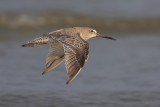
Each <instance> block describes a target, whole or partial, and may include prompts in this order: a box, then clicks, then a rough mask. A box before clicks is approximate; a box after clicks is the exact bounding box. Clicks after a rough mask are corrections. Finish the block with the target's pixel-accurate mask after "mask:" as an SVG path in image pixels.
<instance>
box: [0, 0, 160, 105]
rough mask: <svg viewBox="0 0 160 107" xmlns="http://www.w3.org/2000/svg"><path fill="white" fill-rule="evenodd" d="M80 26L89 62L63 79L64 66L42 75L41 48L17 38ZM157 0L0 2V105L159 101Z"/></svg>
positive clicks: (159, 15) (159, 13) (159, 22)
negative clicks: (90, 33) (85, 32)
mask: <svg viewBox="0 0 160 107" xmlns="http://www.w3.org/2000/svg"><path fill="white" fill-rule="evenodd" d="M73 26H88V27H92V28H95V29H97V31H98V32H99V33H101V34H104V35H109V36H112V37H114V38H116V39H117V40H116V41H111V40H105V39H102V38H93V39H91V40H89V41H88V42H89V43H90V53H89V60H88V61H87V63H86V64H85V66H84V68H83V69H82V71H81V72H80V73H79V75H78V76H77V77H76V79H74V80H73V81H72V83H71V84H70V85H65V82H66V80H67V73H66V72H65V71H66V69H65V64H64V63H63V64H61V65H60V66H58V67H57V68H56V69H54V70H53V71H51V72H49V73H47V74H46V75H44V76H42V75H41V73H42V71H43V70H44V68H45V58H46V56H47V53H48V49H49V47H47V46H38V47H35V48H22V47H21V45H22V44H23V43H25V41H29V40H31V39H34V38H35V37H39V36H41V35H42V34H44V33H48V32H51V31H53V30H58V29H60V28H65V27H73ZM159 29H160V1H159V0H134V1H133V0H12V1H11V0H0V73H1V75H0V107H44V106H45V107H75V106H76V107H159V106H160V77H159V76H160V58H159V57H160V36H159V35H160V32H159Z"/></svg>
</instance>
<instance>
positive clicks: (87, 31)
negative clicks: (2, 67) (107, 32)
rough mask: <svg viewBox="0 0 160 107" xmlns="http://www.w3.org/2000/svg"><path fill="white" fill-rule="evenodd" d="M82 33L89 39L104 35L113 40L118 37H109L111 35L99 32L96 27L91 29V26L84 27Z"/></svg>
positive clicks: (84, 37)
mask: <svg viewBox="0 0 160 107" xmlns="http://www.w3.org/2000/svg"><path fill="white" fill-rule="evenodd" d="M82 35H83V39H85V40H88V39H90V38H93V37H102V38H107V39H111V40H116V39H114V38H112V37H109V36H103V35H101V34H99V33H97V31H96V30H95V29H91V28H84V29H83V34H82Z"/></svg>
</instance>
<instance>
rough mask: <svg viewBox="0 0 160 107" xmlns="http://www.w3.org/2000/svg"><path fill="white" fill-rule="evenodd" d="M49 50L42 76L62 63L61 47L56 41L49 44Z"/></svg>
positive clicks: (62, 51)
mask: <svg viewBox="0 0 160 107" xmlns="http://www.w3.org/2000/svg"><path fill="white" fill-rule="evenodd" d="M49 44H50V46H51V47H50V50H49V53H48V57H47V59H46V69H45V71H44V72H43V73H42V74H45V73H47V72H49V71H51V70H52V69H54V68H55V67H56V66H58V65H59V64H61V63H62V62H63V61H64V55H65V54H64V49H63V45H62V44H61V43H60V42H58V41H57V40H52V41H51V42H50V43H49Z"/></svg>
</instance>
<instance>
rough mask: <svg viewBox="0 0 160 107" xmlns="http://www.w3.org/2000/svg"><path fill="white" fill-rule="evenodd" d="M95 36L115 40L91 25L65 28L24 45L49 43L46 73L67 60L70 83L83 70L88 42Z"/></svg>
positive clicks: (32, 45)
mask: <svg viewBox="0 0 160 107" xmlns="http://www.w3.org/2000/svg"><path fill="white" fill-rule="evenodd" d="M93 37H103V38H107V39H112V40H115V39H114V38H112V37H108V36H103V35H100V34H99V33H97V32H96V30H94V29H91V28H89V27H73V28H65V29H60V30H56V31H53V32H50V33H48V34H44V35H43V36H42V37H39V38H36V39H34V40H32V41H29V42H28V43H27V44H24V45H22V46H23V47H34V46H38V45H49V46H50V50H49V54H48V57H47V59H46V69H45V70H44V72H43V73H42V75H43V74H45V73H47V72H49V71H51V70H52V69H54V68H55V67H57V66H58V65H59V64H61V63H62V62H63V61H64V60H65V65H66V69H67V74H68V80H67V82H66V84H69V83H70V82H71V81H72V80H73V79H74V78H75V77H76V76H77V75H78V73H79V72H80V71H81V69H82V67H83V65H84V64H85V62H86V61H87V59H88V53H89V44H88V43H87V42H86V41H87V40H88V39H90V38H93Z"/></svg>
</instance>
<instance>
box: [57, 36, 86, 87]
mask: <svg viewBox="0 0 160 107" xmlns="http://www.w3.org/2000/svg"><path fill="white" fill-rule="evenodd" d="M57 39H58V40H59V41H60V42H61V43H62V44H63V47H64V53H65V64H66V68H67V73H68V81H67V82H66V84H69V83H70V82H71V81H72V80H73V79H74V78H75V77H76V76H77V75H78V73H79V72H80V70H81V68H82V67H83V65H84V64H85V62H86V61H87V59H88V50H89V44H88V43H87V42H86V41H84V40H83V39H82V38H81V37H80V34H79V33H78V34H77V35H75V36H65V35H64V36H61V37H60V38H57Z"/></svg>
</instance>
